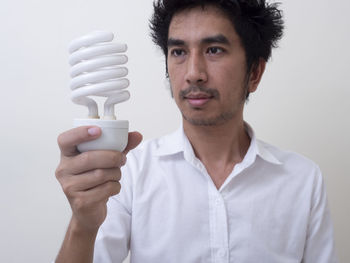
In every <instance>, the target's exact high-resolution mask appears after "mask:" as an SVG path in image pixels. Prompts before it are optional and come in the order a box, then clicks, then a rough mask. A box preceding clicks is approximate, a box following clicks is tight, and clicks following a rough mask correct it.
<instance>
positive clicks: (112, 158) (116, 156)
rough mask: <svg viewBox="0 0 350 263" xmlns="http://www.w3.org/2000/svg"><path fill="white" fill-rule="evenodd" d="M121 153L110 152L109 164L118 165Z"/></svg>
mask: <svg viewBox="0 0 350 263" xmlns="http://www.w3.org/2000/svg"><path fill="white" fill-rule="evenodd" d="M119 160H120V153H118V152H110V154H109V165H110V166H111V167H116V166H118V164H119Z"/></svg>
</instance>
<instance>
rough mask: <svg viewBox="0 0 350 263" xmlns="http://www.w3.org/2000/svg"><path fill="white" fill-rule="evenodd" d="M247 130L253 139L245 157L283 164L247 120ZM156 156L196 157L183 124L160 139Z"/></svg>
mask: <svg viewBox="0 0 350 263" xmlns="http://www.w3.org/2000/svg"><path fill="white" fill-rule="evenodd" d="M245 128H246V131H247V133H248V135H249V137H250V139H251V142H250V146H249V149H248V151H247V153H246V156H245V157H244V159H246V160H252V161H254V160H255V158H256V156H259V157H261V158H262V159H263V160H265V161H267V162H269V163H272V164H281V162H280V161H279V160H278V159H277V158H276V157H275V156H274V155H273V154H272V153H271V152H270V151H269V150H268V149H267V148H266V147H265V145H264V143H263V142H261V141H259V140H257V139H256V137H255V133H254V130H253V129H252V127H251V126H250V125H249V124H248V123H246V122H245ZM157 146H158V147H157V149H156V151H155V155H156V156H166V155H173V154H177V153H180V152H183V153H184V154H185V155H187V156H192V157H193V158H194V157H195V154H194V151H193V148H192V146H191V143H190V142H189V140H188V138H187V136H186V134H185V132H184V130H183V126H182V125H181V127H180V128H179V129H177V130H176V131H175V132H173V133H171V134H168V135H166V136H163V137H161V138H160V139H159V142H158V145H157Z"/></svg>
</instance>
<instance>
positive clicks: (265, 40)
mask: <svg viewBox="0 0 350 263" xmlns="http://www.w3.org/2000/svg"><path fill="white" fill-rule="evenodd" d="M154 9H155V13H154V16H153V18H152V20H151V29H152V36H153V39H154V41H155V42H156V43H157V44H158V45H159V46H160V47H161V48H162V50H163V51H164V54H165V57H166V68H167V74H168V77H169V81H170V84H171V89H172V94H173V96H174V99H175V102H176V104H177V106H178V108H179V109H180V111H181V113H182V116H183V125H182V127H181V128H180V129H179V130H178V131H176V132H175V133H173V134H170V135H168V136H165V137H163V138H160V139H156V140H152V141H148V142H145V143H143V144H142V145H141V146H139V147H138V148H136V149H134V148H135V147H136V146H137V145H138V144H139V143H140V141H141V135H140V134H139V133H131V134H130V135H129V144H128V146H127V149H126V150H125V152H124V153H118V152H112V151H92V152H86V153H82V154H80V153H79V152H77V150H76V145H77V144H79V143H81V142H83V141H88V140H93V139H96V138H97V137H98V136H99V135H100V133H101V131H100V130H99V129H98V128H96V127H80V128H76V129H73V130H70V131H68V132H65V133H63V134H62V135H60V137H59V139H58V141H59V145H60V148H61V152H62V158H61V163H60V165H59V167H58V169H57V171H56V176H57V178H58V180H59V181H60V183H61V185H62V187H63V189H64V192H65V194H66V195H67V197H68V200H69V202H70V205H71V207H72V211H73V215H72V219H71V222H70V225H69V228H68V230H67V234H66V237H65V240H64V242H63V245H62V248H61V251H60V253H59V255H58V257H57V260H56V262H75V263H76V262H92V260H93V259H94V262H122V261H123V259H124V258H125V257H126V256H127V253H128V251H129V249H130V251H131V260H132V262H240V263H242V262H254V263H255V262H267V263H272V262H309V263H315V262H317V263H320V262H327V263H328V262H336V259H335V255H334V242H333V230H332V225H331V220H330V215H329V210H328V207H327V200H326V194H325V189H324V185H323V181H322V176H321V173H320V171H319V168H318V167H317V166H316V165H315V164H314V163H313V162H311V161H309V160H307V159H305V158H304V157H301V156H299V155H297V154H294V153H290V152H285V151H281V150H279V149H277V148H276V147H273V146H271V145H268V144H266V143H263V142H261V141H259V140H257V139H256V138H255V135H254V133H253V130H252V128H251V127H250V126H249V125H248V124H247V123H245V122H244V120H243V109H244V103H245V100H246V99H247V98H248V96H249V94H250V93H252V92H254V91H255V90H256V89H257V87H258V84H259V82H260V80H261V77H262V75H263V73H264V69H265V64H266V62H267V60H268V59H269V57H270V55H271V48H272V47H274V46H276V43H277V40H278V39H279V38H280V37H281V36H282V29H283V22H282V18H281V12H280V11H279V10H278V9H277V6H276V5H273V4H267V3H266V2H265V1H263V0H260V1H259V0H250V1H244V0H237V1H235V0H227V1H195V0H177V1H176V0H163V1H162V0H160V1H157V2H156V3H155V5H154ZM131 149H134V150H133V151H132V152H130V153H129V154H128V161H126V153H127V152H128V151H129V150H131ZM124 164H126V165H125V166H124V167H123V171H122V173H121V171H120V167H122V166H123V165H124ZM121 174H122V176H121ZM119 180H121V181H120V184H119ZM120 187H121V188H120ZM119 191H120V192H119ZM118 193H119V194H118ZM116 194H117V195H116ZM107 201H108V202H107Z"/></svg>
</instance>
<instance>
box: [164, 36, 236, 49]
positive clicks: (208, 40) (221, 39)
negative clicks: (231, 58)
mask: <svg viewBox="0 0 350 263" xmlns="http://www.w3.org/2000/svg"><path fill="white" fill-rule="evenodd" d="M201 43H202V44H213V43H220V44H225V45H228V44H230V41H229V40H228V39H227V38H226V37H225V36H224V35H222V34H218V35H215V36H210V37H205V38H203V39H202V40H201ZM185 44H186V43H185V41H183V40H181V39H176V38H169V39H168V47H172V46H185Z"/></svg>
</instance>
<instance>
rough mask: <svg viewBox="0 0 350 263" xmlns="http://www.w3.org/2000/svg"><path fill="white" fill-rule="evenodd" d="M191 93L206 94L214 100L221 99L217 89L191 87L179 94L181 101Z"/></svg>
mask: <svg viewBox="0 0 350 263" xmlns="http://www.w3.org/2000/svg"><path fill="white" fill-rule="evenodd" d="M191 92H202V93H206V94H207V95H208V97H213V98H214V99H218V98H219V97H220V94H219V92H218V91H217V90H216V89H211V88H205V87H201V86H190V87H188V88H187V89H185V90H181V91H180V93H179V96H180V98H181V99H184V98H185V97H187V95H188V94H190V93H191Z"/></svg>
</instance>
